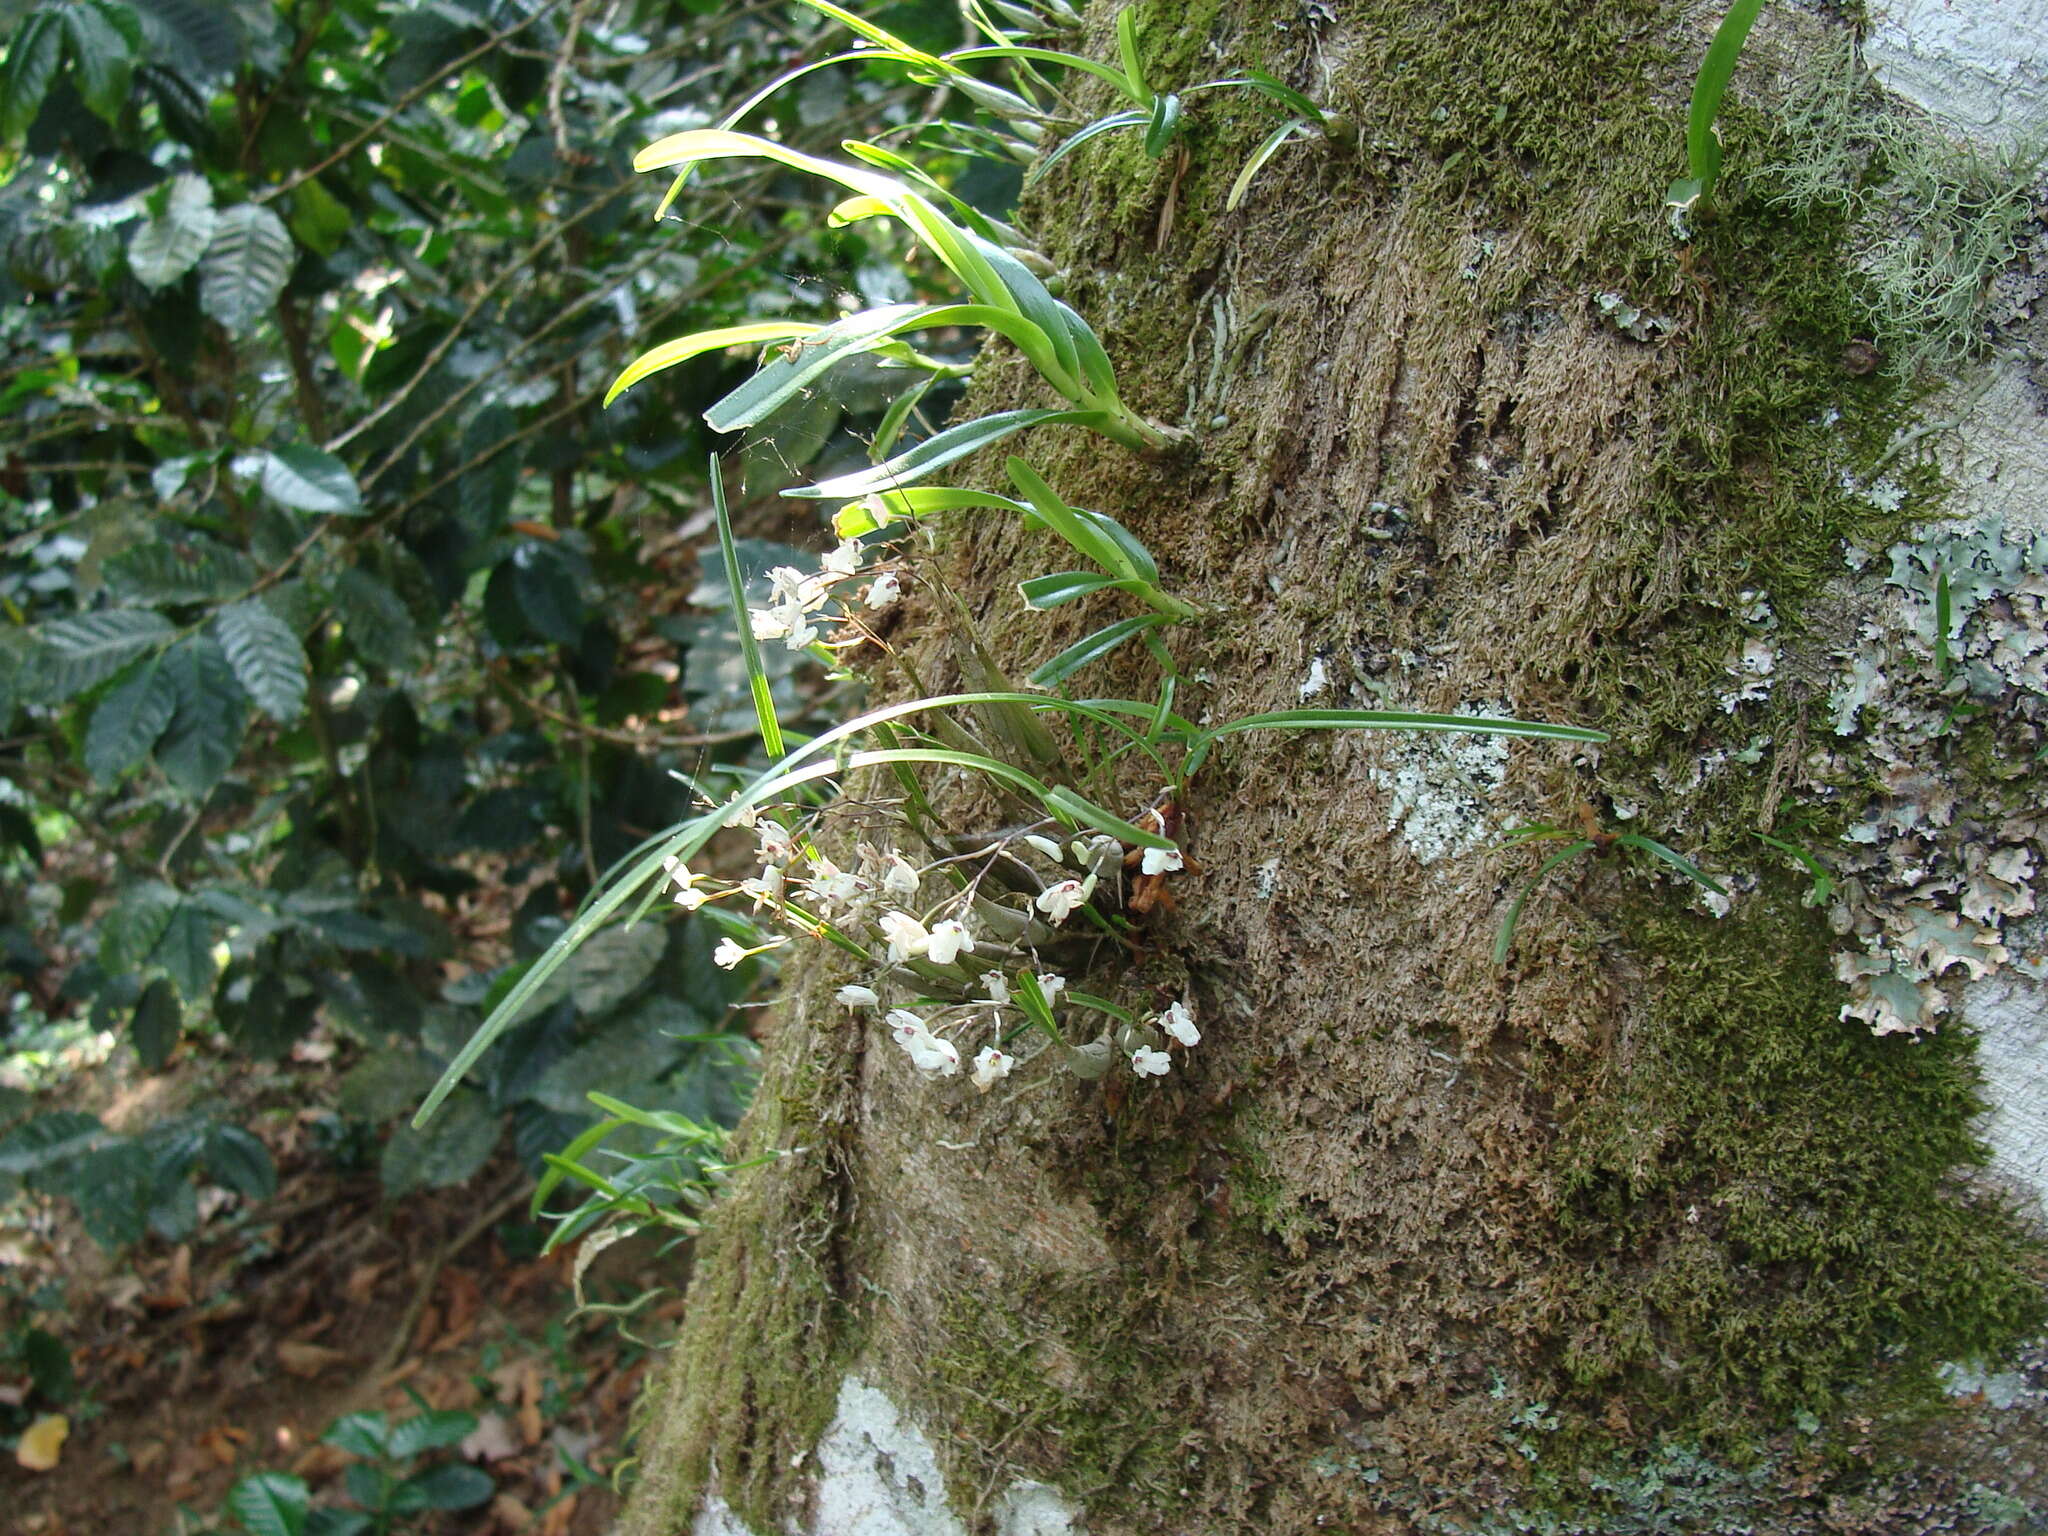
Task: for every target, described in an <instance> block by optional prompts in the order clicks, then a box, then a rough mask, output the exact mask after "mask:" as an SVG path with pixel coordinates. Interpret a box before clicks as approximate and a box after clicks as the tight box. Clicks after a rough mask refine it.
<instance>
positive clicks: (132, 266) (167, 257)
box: [128, 172, 216, 288]
mask: <svg viewBox="0 0 2048 1536" xmlns="http://www.w3.org/2000/svg"><path fill="white" fill-rule="evenodd" d="M157 201H158V199H157V198H155V197H152V198H151V199H150V202H151V204H152V205H155V204H156V202H157ZM215 222H216V220H215V214H214V211H213V188H212V187H211V186H209V185H208V184H207V180H206V178H205V177H204V176H194V175H192V174H191V173H190V172H186V173H185V174H183V175H180V176H176V177H174V178H172V181H171V184H170V186H169V187H168V188H167V189H166V190H165V192H164V193H163V195H162V207H161V208H156V207H154V206H152V211H151V212H150V214H149V215H148V217H146V218H144V219H143V221H142V222H141V223H140V224H139V225H137V226H136V229H135V233H134V234H133V235H132V236H130V237H129V240H128V270H129V271H130V272H132V273H134V274H135V280H136V281H137V282H139V283H141V284H142V285H143V286H144V287H146V288H163V287H166V286H168V285H169V284H171V283H175V282H176V281H177V280H178V279H179V278H181V277H183V276H184V275H185V274H186V273H187V272H190V271H191V270H192V269H193V268H194V267H195V266H197V265H198V264H199V258H200V257H202V256H204V255H205V254H206V248H207V246H209V245H211V244H212V243H213V233H214V224H215Z"/></svg>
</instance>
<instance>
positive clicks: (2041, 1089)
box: [1963, 975, 2048, 1209]
mask: <svg viewBox="0 0 2048 1536" xmlns="http://www.w3.org/2000/svg"><path fill="white" fill-rule="evenodd" d="M1963 1017H1964V1018H1965V1020H1967V1021H1968V1023H1969V1024H1970V1025H1971V1026H1972V1027H1974V1028H1975V1029H1976V1030H1977V1032H1978V1034H1977V1052H1978V1059H1979V1060H1980V1061H1981V1062H1982V1064H1983V1067H1984V1088H1985V1096H1986V1098H1988V1099H1989V1100H1990V1107H1989V1108H1988V1109H1987V1110H1986V1111H1985V1114H1984V1120H1983V1125H1982V1131H1983V1136H1984V1142H1985V1145H1986V1146H1988V1147H1989V1148H1990V1149H1991V1171H1992V1172H1993V1173H1995V1174H1997V1175H1999V1176H2000V1177H2002V1178H2004V1179H2007V1180H2009V1181H2010V1182H2011V1183H2013V1184H2015V1185H2017V1186H2019V1187H2020V1188H2021V1189H2022V1190H2024V1191H2025V1192H2026V1193H2027V1194H2028V1195H2030V1196H2031V1197H2032V1198H2033V1199H2035V1200H2037V1201H2039V1202H2040V1203H2041V1206H2042V1208H2043V1209H2048V985H2044V984H2043V983H2041V982H2038V981H2033V980H2030V979H2027V978H2024V977H2019V976H2011V975H2006V976H2000V977H1997V978H1995V979H1987V980H1985V981H1983V982H1981V983H1979V984H1978V985H1976V986H1974V987H1971V988H1970V989H1969V990H1968V991H1967V992H1965V993H1964V994H1963Z"/></svg>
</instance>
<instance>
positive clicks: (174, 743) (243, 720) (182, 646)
mask: <svg viewBox="0 0 2048 1536" xmlns="http://www.w3.org/2000/svg"><path fill="white" fill-rule="evenodd" d="M163 668H164V673H165V675H166V676H168V677H169V678H170V679H171V681H172V683H173V685H174V686H175V687H176V688H177V694H178V707H177V712H176V713H175V714H173V715H172V716H171V723H170V726H169V728H168V729H166V730H165V732H164V734H163V737H162V739H161V740H159V741H158V742H157V744H156V764H157V766H158V767H159V768H161V769H162V770H163V772H164V777H165V778H167V779H169V780H170V781H171V783H172V785H173V786H175V787H176V788H177V789H178V791H179V792H180V793H181V794H183V795H184V796H185V797H186V798H187V799H191V800H200V799H204V798H205V797H206V796H207V795H208V794H209V793H211V792H212V789H213V787H214V785H216V784H218V783H219V782H220V780H221V775H223V774H225V773H226V772H227V771H228V767H229V765H230V764H232V763H233V762H234V760H235V754H236V753H237V752H238V751H240V750H241V745H242V736H243V733H244V732H246V731H247V730H248V728H249V699H248V695H247V694H245V693H244V692H243V691H242V685H241V684H240V683H238V682H236V681H235V671H234V668H233V667H232V666H230V665H229V663H228V658H227V653H226V652H225V651H223V650H222V649H221V648H220V645H219V644H218V642H216V641H215V640H214V639H213V637H212V636H211V635H188V636H186V637H185V638H184V639H183V640H180V641H179V642H178V643H177V644H176V645H174V646H172V647H171V648H170V649H169V650H168V651H166V652H165V653H164V659H163Z"/></svg>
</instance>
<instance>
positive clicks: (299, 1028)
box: [223, 971, 313, 1061]
mask: <svg viewBox="0 0 2048 1536" xmlns="http://www.w3.org/2000/svg"><path fill="white" fill-rule="evenodd" d="M223 1022H225V1023H226V1025H227V1028H228V1035H229V1038H231V1039H232V1040H233V1041H234V1042H235V1045H236V1046H237V1048H239V1049H240V1050H242V1051H244V1052H246V1053H247V1054H248V1055H250V1056H253V1057H255V1058H256V1060H258V1061H282V1060H283V1059H284V1055H285V1053H286V1052H287V1051H289V1050H290V1049H291V1048H292V1047H293V1046H294V1045H296V1044H297V1043H298V1042H299V1039H300V1037H301V1036H303V1035H304V1034H305V1033H306V1031H307V1030H308V1029H310V1028H312V1025H313V1010H312V1007H311V1006H310V1005H309V1004H307V1003H302V1002H300V1001H298V1000H297V999H296V998H294V997H293V996H292V989H291V985H290V983H288V982H287V981H286V980H285V979H284V978H283V977H282V976H280V975H278V974H277V972H275V971H264V972H261V973H260V974H259V975H258V976H257V977H256V979H255V980H254V981H252V982H250V983H249V995H248V997H247V999H245V1000H244V1002H243V1003H242V1006H241V1007H240V1008H238V1009H233V1010H230V1011H228V1012H227V1013H226V1014H225V1016H224V1020H223Z"/></svg>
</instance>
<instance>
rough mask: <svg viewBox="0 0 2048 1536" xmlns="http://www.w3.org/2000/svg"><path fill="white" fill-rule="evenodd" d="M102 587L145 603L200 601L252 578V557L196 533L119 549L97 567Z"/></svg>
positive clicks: (236, 588)
mask: <svg viewBox="0 0 2048 1536" xmlns="http://www.w3.org/2000/svg"><path fill="white" fill-rule="evenodd" d="M102 572H103V574H104V576H105V578H106V583H107V587H108V590H110V591H112V592H114V593H115V594H117V595H119V596H121V597H129V598H135V599H137V600H139V601H141V602H145V603H162V604H169V603H204V602H211V601H214V600H216V599H220V598H227V597H233V596H234V595H235V594H236V593H237V592H243V591H246V590H248V587H249V585H250V583H252V582H253V581H255V579H256V575H257V571H256V562H255V561H253V560H251V559H250V558H249V557H248V556H247V555H245V554H243V553H242V552H241V551H240V550H238V549H229V548H227V547H226V546H225V545H221V544H216V543H214V542H213V541H212V540H211V539H208V538H205V537H203V536H201V535H198V534H191V535H182V536H180V537H179V538H178V539H176V540H175V541H174V542H158V541H152V542H150V543H147V544H137V545H135V546H133V547H132V548H129V549H124V550H122V551H121V552H120V553H119V554H118V555H115V556H114V557H113V558H111V559H110V560H108V561H107V563H106V565H105V566H104V567H103V568H102Z"/></svg>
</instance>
